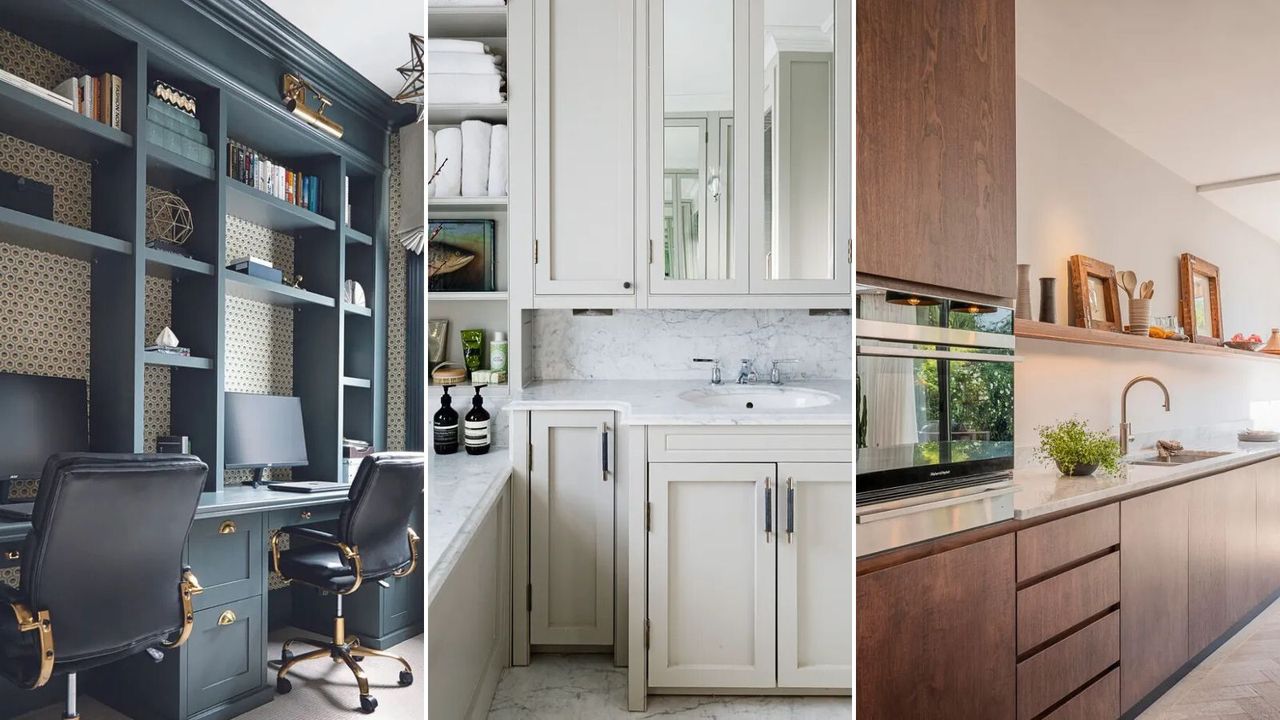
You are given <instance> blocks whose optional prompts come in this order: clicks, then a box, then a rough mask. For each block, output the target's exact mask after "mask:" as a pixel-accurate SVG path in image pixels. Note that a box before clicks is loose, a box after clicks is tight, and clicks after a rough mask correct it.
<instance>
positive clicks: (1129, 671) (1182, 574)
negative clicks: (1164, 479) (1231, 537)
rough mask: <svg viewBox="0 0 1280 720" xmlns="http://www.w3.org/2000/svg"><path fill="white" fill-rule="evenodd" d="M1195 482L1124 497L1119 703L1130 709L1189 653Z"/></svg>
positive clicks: (1121, 553) (1176, 667)
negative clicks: (1191, 506)
mask: <svg viewBox="0 0 1280 720" xmlns="http://www.w3.org/2000/svg"><path fill="white" fill-rule="evenodd" d="M1190 497H1191V487H1190V485H1177V486H1174V487H1171V488H1169V489H1167V490H1159V491H1157V492H1153V493H1150V494H1148V495H1141V496H1139V497H1136V498H1133V499H1131V500H1124V501H1122V502H1121V503H1120V647H1121V653H1120V686H1121V689H1120V707H1121V709H1123V710H1128V709H1129V708H1131V707H1133V705H1134V703H1137V702H1138V701H1139V700H1141V699H1142V698H1144V697H1146V695H1147V693H1149V692H1151V691H1152V690H1154V689H1155V687H1156V686H1157V685H1159V684H1160V683H1161V682H1163V681H1164V679H1165V678H1167V677H1169V676H1170V675H1172V674H1173V673H1174V672H1175V671H1177V669H1178V668H1180V667H1182V664H1183V663H1184V662H1186V661H1187V658H1188V657H1190V653H1189V652H1188V651H1187V592H1188V590H1187V524H1188V509H1189V505H1188V504H1189V501H1190Z"/></svg>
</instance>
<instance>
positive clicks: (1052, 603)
mask: <svg viewBox="0 0 1280 720" xmlns="http://www.w3.org/2000/svg"><path fill="white" fill-rule="evenodd" d="M1119 602H1120V553H1118V552H1113V553H1110V554H1108V555H1104V556H1103V557H1100V558H1098V559H1097V560H1094V561H1092V562H1089V563H1086V564H1084V565H1081V566H1080V567H1077V568H1073V569H1071V570H1068V571H1066V572H1064V573H1062V574H1060V575H1054V576H1053V577H1051V578H1049V579H1047V580H1045V581H1043V582H1039V583H1036V584H1035V585H1032V586H1030V587H1027V588H1023V589H1021V590H1019V591H1018V655H1022V654H1023V653H1025V652H1028V651H1030V650H1033V649H1035V648H1036V647H1038V646H1040V645H1042V644H1044V643H1046V642H1048V641H1049V640H1052V639H1053V638H1054V637H1056V636H1058V635H1060V634H1062V633H1065V632H1066V631H1068V630H1070V629H1071V628H1073V627H1075V626H1076V625H1079V624H1080V623H1083V622H1084V621H1086V620H1088V619H1090V618H1092V617H1094V616H1095V615H1101V614H1102V613H1103V612H1105V611H1106V610H1108V609H1109V608H1111V607H1112V606H1114V605H1117V604H1118V603H1119Z"/></svg>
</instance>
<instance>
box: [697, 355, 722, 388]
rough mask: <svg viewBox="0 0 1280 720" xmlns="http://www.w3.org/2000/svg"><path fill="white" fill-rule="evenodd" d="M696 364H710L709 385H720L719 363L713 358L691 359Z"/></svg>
mask: <svg viewBox="0 0 1280 720" xmlns="http://www.w3.org/2000/svg"><path fill="white" fill-rule="evenodd" d="M693 361H694V362H696V363H711V384H712V385H719V384H720V361H719V360H715V359H713V358H693Z"/></svg>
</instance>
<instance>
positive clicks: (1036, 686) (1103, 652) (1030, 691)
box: [1018, 611, 1120, 720]
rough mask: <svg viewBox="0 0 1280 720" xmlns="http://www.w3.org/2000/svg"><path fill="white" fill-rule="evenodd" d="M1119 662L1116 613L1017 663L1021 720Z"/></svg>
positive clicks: (1025, 719) (1028, 719)
mask: <svg viewBox="0 0 1280 720" xmlns="http://www.w3.org/2000/svg"><path fill="white" fill-rule="evenodd" d="M1118 660H1120V613H1119V612H1118V611H1116V612H1112V613H1110V614H1108V615H1107V616H1105V617H1103V618H1101V619H1098V620H1095V621H1094V622H1092V623H1090V624H1089V625H1087V626H1085V627H1084V628H1081V629H1080V631H1079V632H1076V633H1072V634H1071V635H1069V636H1068V637H1066V638H1063V639H1062V640H1059V641H1058V642H1056V643H1054V644H1053V645H1050V646H1049V647H1047V648H1045V649H1044V650H1043V651H1041V652H1038V653H1036V654H1035V655H1033V656H1031V657H1029V658H1027V659H1026V660H1023V661H1022V662H1020V663H1018V720H1031V719H1032V718H1034V717H1035V716H1037V715H1039V714H1040V713H1042V712H1044V711H1045V710H1047V709H1049V708H1050V707H1052V706H1053V705H1054V704H1055V703H1057V702H1058V701H1059V700H1062V699H1063V698H1065V697H1067V696H1068V695H1070V694H1071V693H1073V692H1075V691H1076V690H1078V689H1080V688H1081V687H1084V685H1086V684H1087V683H1088V682H1089V681H1090V680H1092V679H1093V678H1095V677H1097V676H1098V675H1099V674H1100V673H1101V672H1102V671H1103V670H1106V669H1107V668H1109V667H1111V666H1112V665H1114V664H1115V663H1116V662H1117V661H1118Z"/></svg>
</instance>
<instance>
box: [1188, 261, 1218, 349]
mask: <svg viewBox="0 0 1280 720" xmlns="http://www.w3.org/2000/svg"><path fill="white" fill-rule="evenodd" d="M1178 316H1179V319H1180V321H1181V323H1182V328H1183V332H1185V333H1186V334H1187V337H1189V338H1191V341H1192V342H1197V343H1200V344H1202V345H1221V344H1222V341H1223V339H1224V336H1223V334H1222V279H1221V273H1220V271H1219V270H1218V266H1217V265H1214V264H1213V263H1211V262H1209V261H1207V260H1204V259H1202V258H1198V257H1196V256H1195V255H1192V254H1191V253H1182V256H1181V257H1179V258H1178Z"/></svg>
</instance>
